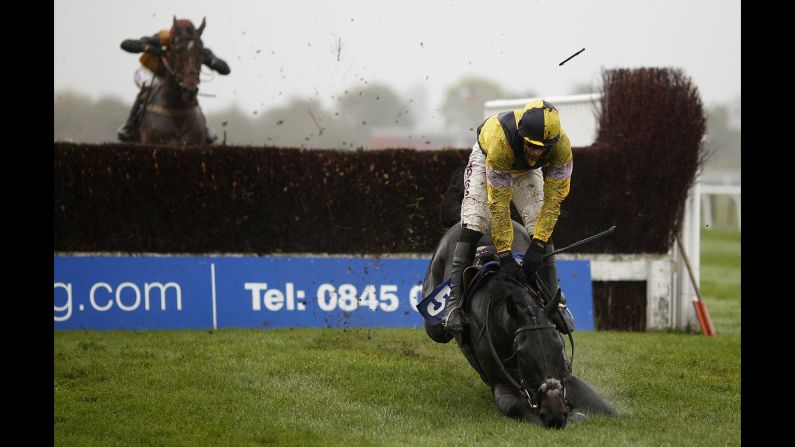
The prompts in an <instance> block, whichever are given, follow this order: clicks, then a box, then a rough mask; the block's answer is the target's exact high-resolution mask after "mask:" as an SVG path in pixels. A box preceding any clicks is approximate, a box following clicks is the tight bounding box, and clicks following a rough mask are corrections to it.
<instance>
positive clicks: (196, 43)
mask: <svg viewBox="0 0 795 447" xmlns="http://www.w3.org/2000/svg"><path fill="white" fill-rule="evenodd" d="M174 20H175V25H176V18H175V19H174ZM204 25H205V22H204V21H202V24H201V26H200V27H199V28H197V29H196V30H195V31H194V32H193V33H191V32H190V31H188V30H186V29H184V28H180V27H176V29H177V30H178V31H177V34H176V35H175V36H174V37H173V38H172V41H171V46H170V49H169V52H168V53H167V54H166V55H165V56H164V57H161V58H160V59H159V64H160V67H162V68H163V70H160V69H158V70H157V73H165V75H164V76H156V77H155V78H154V80H153V84H152V86H151V87H152V88H151V89H150V92H149V97H148V98H144V100H145V101H146V103H145V104H146V105H145V109H144V110H145V111H144V114H143V116H142V117H141V123H140V129H139V132H140V142H141V143H156V144H176V145H183V146H184V145H204V144H206V143H207V125H206V121H205V117H204V114H203V113H202V111H201V108H199V101H198V100H197V98H196V96H197V94H198V93H199V72H200V71H201V66H202V61H203V53H202V51H203V49H204V44H203V42H202V40H201V34H202V32H203V31H204Z"/></svg>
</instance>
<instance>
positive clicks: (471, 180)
mask: <svg viewBox="0 0 795 447" xmlns="http://www.w3.org/2000/svg"><path fill="white" fill-rule="evenodd" d="M511 187H512V188H513V197H512V199H511V201H512V202H513V204H514V205H515V206H516V209H517V210H518V211H519V214H520V215H521V216H522V221H523V222H522V223H523V224H524V226H525V228H526V229H527V232H528V233H530V235H532V234H533V230H535V226H536V220H538V214H539V213H540V212H541V206H542V205H543V204H544V177H543V176H542V174H541V169H530V170H528V171H526V172H523V173H521V174H512V175H511ZM461 225H462V226H463V227H465V228H471V229H473V230H476V231H479V232H481V233H485V231H486V230H487V229H488V228H490V227H491V214H490V213H489V204H488V192H487V190H486V156H485V155H483V152H482V151H481V150H480V145H479V144H478V143H477V142H476V143H475V145H474V146H472V152H471V153H470V154H469V163H467V167H466V168H465V170H464V200H463V202H461Z"/></svg>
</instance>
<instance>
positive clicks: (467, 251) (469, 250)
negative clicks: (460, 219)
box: [443, 228, 483, 333]
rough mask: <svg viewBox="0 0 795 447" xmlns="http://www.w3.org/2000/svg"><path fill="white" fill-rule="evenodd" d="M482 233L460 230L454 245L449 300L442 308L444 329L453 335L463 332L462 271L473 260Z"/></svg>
mask: <svg viewBox="0 0 795 447" xmlns="http://www.w3.org/2000/svg"><path fill="white" fill-rule="evenodd" d="M481 236H483V233H481V232H479V231H475V230H471V229H469V228H464V229H462V230H461V236H460V237H459V238H458V242H456V244H455V252H454V254H453V262H452V269H451V270H450V299H449V300H448V301H447V306H445V308H444V320H443V323H444V327H445V328H447V330H448V331H450V332H453V333H460V332H462V331H463V330H464V311H463V309H462V308H461V305H462V304H463V303H462V299H461V292H462V288H463V282H464V278H463V276H464V269H466V268H467V267H469V266H470V265H472V261H473V260H474V259H475V246H476V245H477V243H478V241H479V240H480V238H481Z"/></svg>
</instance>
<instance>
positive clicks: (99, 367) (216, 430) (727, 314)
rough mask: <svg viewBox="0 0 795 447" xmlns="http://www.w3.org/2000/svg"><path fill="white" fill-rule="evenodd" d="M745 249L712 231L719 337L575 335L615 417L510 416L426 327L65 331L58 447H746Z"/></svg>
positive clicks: (707, 246)
mask: <svg viewBox="0 0 795 447" xmlns="http://www.w3.org/2000/svg"><path fill="white" fill-rule="evenodd" d="M739 240H740V237H739V233H729V232H723V233H718V232H704V233H702V246H703V252H702V258H701V259H702V266H701V272H702V293H703V295H704V296H705V300H706V301H707V304H708V306H709V310H710V313H711V315H712V320H713V322H714V324H715V326H716V329H717V335H716V336H714V337H703V336H700V335H692V334H679V333H669V332H666V333H622V332H590V333H589V332H577V333H575V342H576V357H575V363H574V371H575V373H577V374H578V375H580V377H582V378H584V379H585V380H587V381H588V382H589V383H591V385H592V386H594V387H595V388H596V389H597V390H598V391H600V392H601V393H602V394H603V395H604V396H605V397H606V398H607V400H608V401H609V402H611V403H612V404H613V405H614V406H615V407H616V408H617V409H618V410H619V411H620V412H621V413H622V416H621V417H618V418H601V417H594V418H590V419H589V420H587V421H585V422H583V423H578V424H571V425H569V426H568V427H567V428H566V429H565V430H562V431H557V430H545V429H543V428H541V427H538V426H534V425H530V424H525V423H520V422H516V421H513V420H510V419H508V418H506V417H504V416H503V415H502V414H501V413H500V412H499V410H497V408H496V406H495V405H494V403H493V400H492V398H491V395H490V393H489V390H488V388H487V386H486V385H484V384H483V383H482V382H481V381H480V378H479V377H478V376H477V374H476V373H475V372H474V370H472V368H471V367H470V366H469V364H468V363H467V362H466V360H465V359H464V357H463V356H462V355H461V354H460V352H459V351H458V349H457V347H456V346H455V344H454V343H451V344H446V345H440V344H436V343H434V342H432V341H431V340H430V339H429V338H428V337H427V336H426V335H425V333H424V331H423V330H422V329H373V330H368V329H354V330H350V329H349V330H331V329H300V330H299V329H294V330H290V329H286V330H256V329H252V330H221V331H215V332H211V331H147V332H123V331H113V332H99V331H97V332H88V331H59V332H56V333H55V350H54V352H55V357H54V366H55V380H54V389H55V396H54V398H55V399H54V400H55V414H54V423H55V430H54V432H55V444H56V445H76V446H93V445H96V446H113V445H212V446H216V445H229V446H245V445H285V446H294V445H342V446H369V445H373V446H380V445H401V446H403V445H433V446H437V445H538V444H541V445H551V444H554V445H577V446H582V445H627V446H630V445H631V446H637V445H650V446H660V445H739V444H740V289H739V285H740V280H739V273H740V259H739V257H740V243H739Z"/></svg>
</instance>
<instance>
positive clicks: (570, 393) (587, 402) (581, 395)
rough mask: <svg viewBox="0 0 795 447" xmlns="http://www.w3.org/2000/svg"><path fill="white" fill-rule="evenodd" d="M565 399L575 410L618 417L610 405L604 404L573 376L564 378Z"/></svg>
mask: <svg viewBox="0 0 795 447" xmlns="http://www.w3.org/2000/svg"><path fill="white" fill-rule="evenodd" d="M566 399H568V401H569V402H571V403H572V405H574V408H575V409H577V410H584V411H588V412H593V413H602V414H605V415H608V416H618V412H616V410H614V409H613V407H611V406H610V404H608V403H607V402H605V400H604V399H602V396H600V395H599V393H597V392H596V391H595V390H594V389H593V388H591V386H590V385H588V384H587V383H585V381H584V380H582V379H580V378H579V377H577V376H575V375H574V374H570V375H569V376H568V377H567V378H566Z"/></svg>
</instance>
